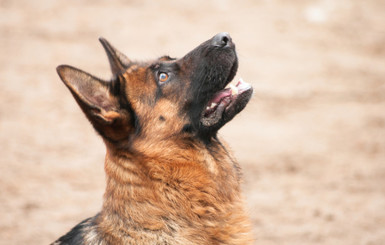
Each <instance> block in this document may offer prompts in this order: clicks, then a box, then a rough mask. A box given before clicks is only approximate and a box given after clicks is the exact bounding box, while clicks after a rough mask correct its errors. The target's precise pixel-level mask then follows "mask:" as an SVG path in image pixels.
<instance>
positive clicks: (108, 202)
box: [98, 156, 251, 244]
mask: <svg viewBox="0 0 385 245" xmlns="http://www.w3.org/2000/svg"><path fill="white" fill-rule="evenodd" d="M218 167H219V168H218ZM212 168H214V169H216V170H208V169H207V168H206V167H202V165H200V164H198V163H186V162H185V163H175V165H174V166H169V165H168V166H154V165H153V163H151V162H140V161H137V162H136V161H133V160H131V161H127V158H124V159H122V158H120V157H116V156H107V157H106V163H105V169H106V174H107V187H106V192H105V195H104V204H103V210H102V212H101V213H100V215H99V217H98V230H99V232H104V234H103V237H105V238H107V239H108V240H109V241H108V244H150V243H153V242H154V241H155V240H154V239H158V240H157V241H159V244H162V241H168V242H170V241H174V244H205V243H202V242H201V241H207V244H249V243H251V239H250V237H249V236H248V234H250V224H249V220H248V218H247V217H246V215H245V214H244V212H243V203H242V198H241V197H240V194H239V192H238V190H239V183H238V180H237V176H236V173H235V172H234V171H233V166H230V164H228V163H226V162H225V163H223V166H212ZM220 168H225V169H220ZM223 170H226V172H227V171H228V170H231V173H232V174H230V175H231V176H230V177H229V176H227V177H225V176H223V175H222V174H224V173H222V171H223ZM215 171H216V172H217V173H216V174H217V177H216V178H215V179H214V180H212V181H208V180H210V178H207V177H205V176H202V175H207V174H212V173H213V172H215ZM178 175H179V176H178ZM181 175H183V176H181ZM187 175H190V176H189V178H186V176H187ZM216 182H217V183H216ZM223 182H226V185H227V186H228V187H229V188H223V185H224V183H223ZM181 190H183V192H181ZM138 237H140V238H141V240H142V241H143V242H142V243H135V242H137V239H138ZM146 241H148V242H149V243H146ZM171 244H172V243H171Z"/></svg>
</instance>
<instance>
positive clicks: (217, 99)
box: [210, 88, 231, 104]
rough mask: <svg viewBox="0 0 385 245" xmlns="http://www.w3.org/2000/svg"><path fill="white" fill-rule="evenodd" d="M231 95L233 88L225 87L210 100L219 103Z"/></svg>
mask: <svg viewBox="0 0 385 245" xmlns="http://www.w3.org/2000/svg"><path fill="white" fill-rule="evenodd" d="M230 95H231V89H230V88H225V89H223V90H221V91H219V92H217V93H216V94H214V97H213V98H212V99H211V100H210V102H211V103H216V104H218V103H219V102H220V101H221V100H222V98H224V97H227V96H230Z"/></svg>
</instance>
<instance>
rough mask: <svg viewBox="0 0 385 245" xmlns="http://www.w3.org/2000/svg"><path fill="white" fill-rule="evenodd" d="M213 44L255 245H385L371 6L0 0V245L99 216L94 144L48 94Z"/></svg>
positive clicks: (58, 96) (42, 236)
mask: <svg viewBox="0 0 385 245" xmlns="http://www.w3.org/2000/svg"><path fill="white" fill-rule="evenodd" d="M221 31H227V32H229V33H231V35H232V37H233V40H234V41H235V42H236V44H237V47H238V52H239V57H240V69H239V72H238V75H237V77H240V76H242V78H243V79H244V80H246V81H248V82H250V83H252V85H253V86H254V89H255V95H254V97H253V99H252V101H251V103H250V104H249V106H248V107H247V108H246V109H245V111H243V112H242V113H241V114H240V115H239V116H238V117H237V118H236V119H234V120H233V121H232V122H231V123H229V124H228V125H227V126H226V127H225V128H224V129H222V130H221V135H222V137H223V138H224V139H225V140H226V141H227V142H228V143H229V144H230V145H231V146H232V148H233V150H234V151H235V154H236V156H237V157H238V159H239V161H240V163H241V165H242V166H243V171H244V179H245V182H244V186H243V187H244V195H245V197H246V198H247V205H248V210H249V213H250V216H251V218H252V221H253V225H254V226H253V227H254V231H255V238H256V242H255V244H263V245H268V244H296V245H297V244H328V245H329V244H349V245H350V244H364V245H382V244H385V80H384V77H385V3H384V1H381V0H368V1H358V0H356V1H354V0H351V1H348V0H339V1H334V0H319V1H310V0H309V1H305V0H295V1H294V0H293V1H284V0H282V1H278V0H259V1H251V0H250V1H225V0H217V1H214V0H205V1H204V0H198V1H176V0H174V1H157V2H156V3H154V2H151V1H139V0H137V1H136V0H132V1H129V0H127V1H123V0H121V1H118V0H114V1H97V0H95V1H91V0H88V1H74V0H57V1H49V0H39V1H27V0H17V1H13V0H12V1H11V0H0V74H1V76H0V78H1V81H0V244H7V245H8V244H48V243H49V242H51V241H53V240H54V239H55V238H57V237H58V236H60V235H62V234H64V233H65V232H66V231H68V230H69V229H70V228H71V227H72V226H74V225H75V224H76V223H78V222H79V221H81V220H82V219H84V218H86V217H88V216H91V215H93V214H95V213H96V212H97V211H98V210H99V209H100V207H101V203H102V195H103V191H104V173H103V157H104V153H105V149H104V146H103V144H102V142H101V140H100V139H99V138H98V136H96V134H95V133H94V132H93V129H92V128H91V126H90V125H89V123H88V122H87V120H86V119H85V117H84V116H83V115H82V113H81V111H80V109H79V108H78V106H77V104H76V103H75V101H74V99H73V98H72V96H71V95H70V93H69V92H68V91H67V89H66V88H65V87H64V85H63V84H62V83H61V81H60V80H59V78H58V76H57V74H56V71H55V67H56V66H57V65H59V64H63V63H66V64H71V65H74V66H77V67H79V68H82V69H84V70H86V71H89V72H91V73H93V74H95V75H98V76H99V77H102V78H109V76H110V73H109V67H108V63H107V59H106V57H105V54H104V51H103V49H102V47H101V45H100V44H99V43H98V40H97V39H98V37H99V36H103V37H105V38H107V39H108V40H110V42H111V43H113V44H114V45H115V46H116V47H118V48H119V49H120V50H122V51H123V52H124V53H126V54H127V55H128V56H129V57H131V58H133V59H137V60H142V59H144V60H145V59H149V58H154V57H158V56H160V55H163V54H169V55H171V56H176V57H180V56H182V55H184V54H185V53H186V52H188V51H189V50H191V49H192V48H194V47H195V46H196V45H198V44H199V43H201V42H202V41H204V40H206V39H208V38H210V37H211V36H213V35H214V34H216V33H218V32H221Z"/></svg>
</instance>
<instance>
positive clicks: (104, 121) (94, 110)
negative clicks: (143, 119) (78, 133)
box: [57, 65, 132, 141]
mask: <svg viewBox="0 0 385 245" xmlns="http://www.w3.org/2000/svg"><path fill="white" fill-rule="evenodd" d="M57 71H58V73H59V76H60V78H61V79H62V80H63V82H64V84H65V85H66V86H67V87H68V88H69V90H70V91H71V93H72V95H73V96H74V97H75V99H76V101H77V103H78V104H79V106H80V107H81V109H82V110H83V112H84V113H85V114H86V116H87V118H88V119H89V120H90V121H91V123H92V124H93V126H94V127H95V129H96V130H97V131H98V132H99V133H100V134H101V135H102V136H103V137H104V138H106V139H110V140H113V141H119V140H121V139H123V138H125V137H127V135H128V134H129V133H130V130H131V128H130V125H132V124H131V123H130V120H131V116H130V114H129V113H128V112H127V111H126V110H124V109H121V108H120V104H119V100H118V98H117V97H116V96H115V95H114V94H112V92H111V89H110V88H111V87H112V85H113V84H112V83H113V82H106V81H103V80H101V79H99V78H96V77H94V76H92V75H90V74H88V73H86V72H84V71H81V70H79V69H77V68H74V67H71V66H67V65H61V66H58V67H57Z"/></svg>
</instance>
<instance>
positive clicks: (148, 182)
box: [58, 40, 252, 245]
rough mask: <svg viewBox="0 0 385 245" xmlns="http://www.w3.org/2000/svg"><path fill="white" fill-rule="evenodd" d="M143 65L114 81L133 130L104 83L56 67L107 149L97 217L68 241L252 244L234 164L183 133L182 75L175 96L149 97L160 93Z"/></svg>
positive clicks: (166, 92) (216, 145)
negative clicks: (127, 107) (101, 206)
mask: <svg viewBox="0 0 385 245" xmlns="http://www.w3.org/2000/svg"><path fill="white" fill-rule="evenodd" d="M102 43H103V45H104V46H105V47H107V48H106V49H107V51H108V52H114V49H113V48H112V47H111V46H109V44H108V43H107V42H106V41H105V40H102ZM111 50H112V51H111ZM115 52H116V51H115ZM122 57H123V55H122V54H121V53H118V55H115V56H113V55H112V58H111V56H110V59H111V60H113V62H117V63H116V64H114V63H112V65H111V68H112V71H115V72H116V71H119V69H121V68H122V67H124V66H125V65H127V64H126V63H127V62H130V61H129V60H128V59H126V58H124V57H123V58H122ZM118 58H121V60H120V61H119V60H117V59H118ZM160 61H162V62H167V58H162V59H160ZM150 65H151V63H137V64H133V65H130V66H129V67H128V68H127V69H125V70H123V72H122V73H121V74H118V75H117V79H118V80H119V81H120V82H119V86H120V89H121V90H122V91H120V93H123V94H124V96H121V95H120V96H121V97H124V98H125V99H126V100H127V101H128V102H129V104H130V106H131V108H132V109H133V110H134V111H135V115H136V117H137V120H139V121H140V132H138V131H139V129H138V128H136V127H137V126H136V125H135V118H133V116H132V115H131V114H130V112H129V111H127V109H125V108H123V106H122V105H121V103H123V102H122V98H119V97H118V96H117V95H116V94H115V95H114V94H113V93H111V90H109V89H107V87H106V86H105V83H104V82H101V81H99V80H98V79H96V78H94V77H92V76H91V75H89V74H86V73H84V72H82V71H80V70H77V69H75V68H71V67H64V66H63V67H59V68H58V71H59V75H60V76H61V78H62V80H63V81H64V82H65V84H66V85H67V87H68V88H69V89H70V90H71V92H72V94H73V95H74V97H75V99H76V101H77V102H78V103H79V105H80V107H81V108H82V109H83V111H84V113H85V114H86V116H87V117H88V119H89V120H90V122H91V123H92V124H93V126H94V127H95V129H96V130H97V131H98V132H99V133H100V134H101V135H102V136H103V139H104V142H105V144H106V149H107V153H106V158H105V165H104V168H105V172H106V191H105V194H104V203H103V208H102V211H101V212H100V213H99V214H98V215H97V216H95V217H93V218H91V219H89V220H87V221H85V222H83V223H82V226H81V228H78V230H79V233H73V234H71V235H70V236H79V237H80V238H81V239H79V240H81V242H78V243H76V244H100V245H107V244H137V245H140V244H143V245H144V244H184V245H188V244H233V245H236V244H239V245H245V244H251V243H252V239H251V235H250V230H251V229H250V223H249V219H248V218H247V216H246V215H245V212H244V208H243V201H242V196H241V193H240V179H241V177H240V167H239V165H238V163H237V162H236V161H235V160H234V157H233V156H232V155H231V153H229V151H228V150H227V149H226V148H225V145H224V144H223V143H221V142H220V141H219V140H218V139H217V138H216V137H214V138H213V139H211V142H210V144H209V145H208V144H207V143H205V142H203V141H201V140H197V139H196V138H195V136H192V135H191V134H189V133H188V132H184V131H183V127H184V126H185V125H186V124H188V123H189V120H190V119H189V118H188V117H187V116H186V115H184V114H183V113H181V111H182V110H183V108H182V107H181V105H186V104H188V103H189V101H186V98H188V97H187V96H180V95H181V94H187V93H188V91H187V87H188V86H187V85H188V84H189V83H190V81H189V80H188V79H187V78H188V77H189V76H187V75H186V76H183V74H182V75H181V77H182V78H181V79H182V81H181V82H183V83H185V84H186V86H180V88H179V90H178V91H175V86H164V87H163V88H162V94H163V95H162V97H159V98H157V99H155V98H156V93H157V89H159V88H158V86H157V85H156V84H157V83H156V81H155V80H154V76H150V75H149V72H148V69H147V68H148V67H149V66H150ZM184 69H189V68H188V67H187V66H186V67H183V66H182V67H181V70H182V71H181V73H182V72H184ZM183 79H185V80H183ZM158 92H159V91H158ZM59 244H67V243H59Z"/></svg>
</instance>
